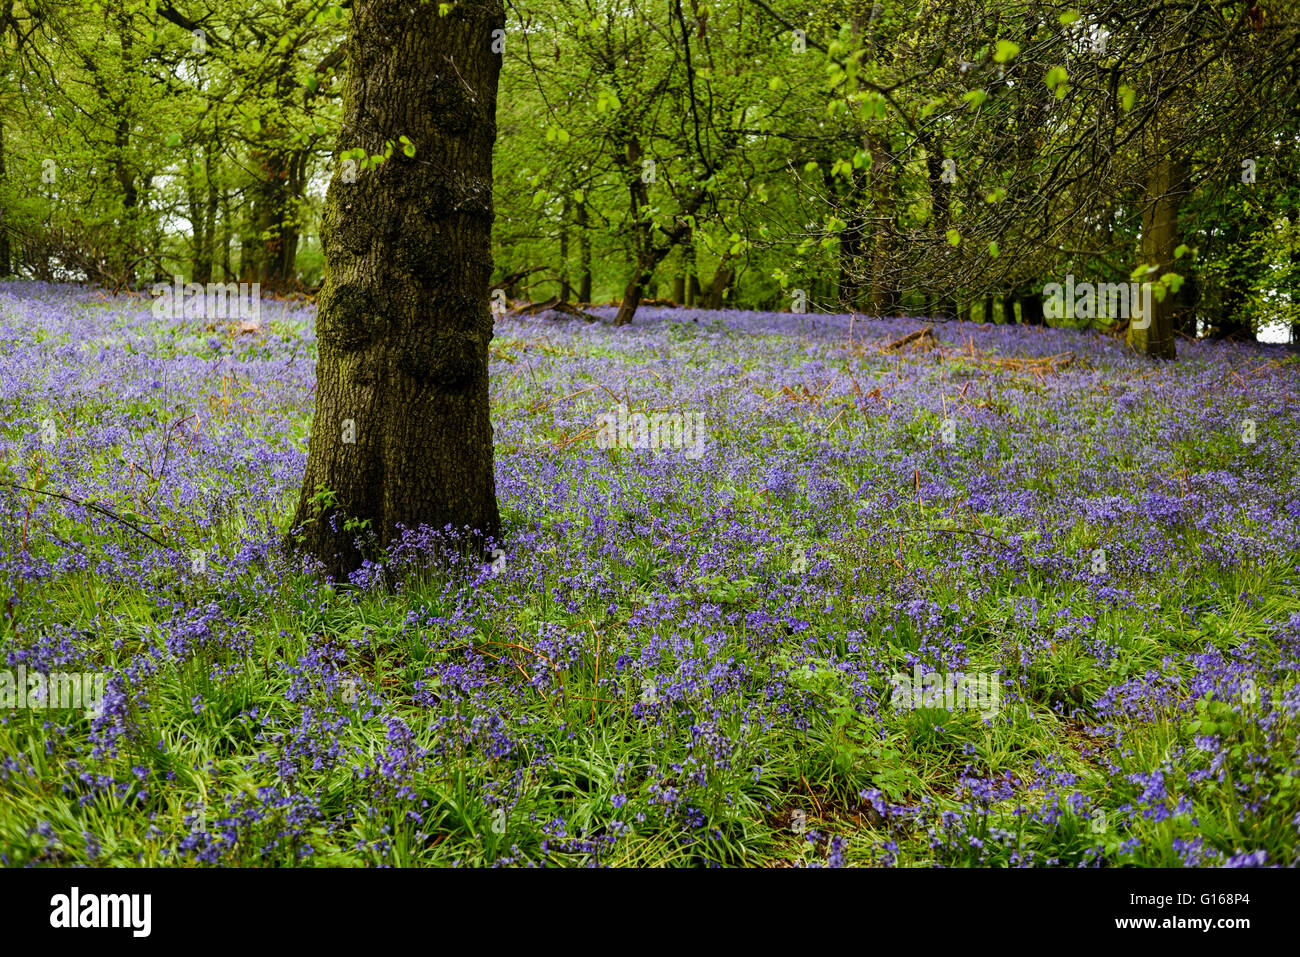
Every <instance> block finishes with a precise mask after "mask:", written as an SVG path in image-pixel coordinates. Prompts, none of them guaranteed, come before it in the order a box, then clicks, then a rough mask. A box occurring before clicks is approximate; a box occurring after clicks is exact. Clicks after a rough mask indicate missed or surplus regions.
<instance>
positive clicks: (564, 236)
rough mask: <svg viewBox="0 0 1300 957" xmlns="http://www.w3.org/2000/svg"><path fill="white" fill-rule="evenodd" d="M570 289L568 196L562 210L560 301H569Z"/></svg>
mask: <svg viewBox="0 0 1300 957" xmlns="http://www.w3.org/2000/svg"><path fill="white" fill-rule="evenodd" d="M571 293H572V291H571V290H570V289H569V199H568V197H567V196H566V197H565V199H564V206H563V208H562V209H561V211H560V302H568V301H569V298H570V296H571Z"/></svg>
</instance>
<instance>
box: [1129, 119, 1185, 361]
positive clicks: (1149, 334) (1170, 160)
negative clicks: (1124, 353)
mask: <svg viewBox="0 0 1300 957" xmlns="http://www.w3.org/2000/svg"><path fill="white" fill-rule="evenodd" d="M1157 142H1158V143H1160V140H1159V139H1158V140H1157ZM1162 145H1163V146H1164V147H1168V145H1169V144H1167V143H1164V144H1162ZM1156 157H1157V158H1156V159H1155V160H1154V161H1153V165H1152V168H1151V170H1150V172H1149V173H1148V175H1147V181H1146V189H1145V195H1144V196H1143V203H1142V262H1143V263H1145V264H1147V265H1153V266H1156V267H1157V268H1156V272H1155V273H1154V274H1153V276H1152V278H1159V277H1160V276H1161V275H1163V274H1164V273H1167V272H1169V271H1170V270H1172V269H1173V267H1174V249H1175V247H1176V246H1177V245H1178V207H1179V203H1180V202H1181V200H1182V196H1183V193H1184V191H1185V190H1186V183H1187V163H1186V162H1185V161H1184V160H1183V159H1182V158H1181V157H1179V156H1176V155H1175V154H1174V153H1173V152H1172V151H1171V150H1170V149H1168V148H1163V149H1162V148H1161V146H1159V145H1158V146H1157V150H1156ZM1176 307H1177V303H1176V302H1175V299H1174V297H1173V296H1165V298H1164V301H1163V302H1160V301H1158V300H1157V299H1156V298H1155V297H1154V296H1152V297H1151V315H1150V316H1149V317H1147V318H1148V319H1149V324H1147V325H1146V326H1145V328H1138V324H1136V323H1133V322H1130V323H1129V327H1128V341H1129V345H1131V346H1132V347H1133V348H1134V349H1135V350H1136V351H1137V352H1139V353H1141V354H1142V355H1144V356H1149V357H1151V358H1153V359H1175V358H1177V357H1178V350H1177V349H1176V347H1175V346H1174V312H1175V310H1176Z"/></svg>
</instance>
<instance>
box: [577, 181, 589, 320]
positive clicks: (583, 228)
mask: <svg viewBox="0 0 1300 957" xmlns="http://www.w3.org/2000/svg"><path fill="white" fill-rule="evenodd" d="M578 254H579V257H580V258H581V260H582V275H581V276H580V277H579V279H578V301H579V302H591V234H590V233H588V232H587V204H586V203H579V204H578Z"/></svg>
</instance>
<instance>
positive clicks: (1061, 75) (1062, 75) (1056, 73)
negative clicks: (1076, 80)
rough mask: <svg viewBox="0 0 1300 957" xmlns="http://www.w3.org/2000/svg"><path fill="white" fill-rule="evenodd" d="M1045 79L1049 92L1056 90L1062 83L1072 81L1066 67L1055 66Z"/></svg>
mask: <svg viewBox="0 0 1300 957" xmlns="http://www.w3.org/2000/svg"><path fill="white" fill-rule="evenodd" d="M1044 79H1045V80H1046V81H1047V88H1048V89H1049V90H1055V89H1056V88H1057V87H1058V86H1060V85H1061V84H1062V83H1064V82H1066V81H1067V80H1068V79H1070V74H1069V72H1067V71H1066V69H1065V67H1063V66H1054V67H1052V68H1051V69H1050V70H1048V71H1047V76H1046V77H1044Z"/></svg>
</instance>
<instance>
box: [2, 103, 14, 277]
mask: <svg viewBox="0 0 1300 957" xmlns="http://www.w3.org/2000/svg"><path fill="white" fill-rule="evenodd" d="M7 187H8V173H7V172H6V170H5V131H4V123H3V119H2V118H0V190H3V189H6V188H7ZM11 260H12V255H11V253H10V250H9V223H8V222H7V219H6V216H5V210H4V207H3V206H0V278H3V277H5V276H8V275H9V272H10V268H9V266H10V262H11Z"/></svg>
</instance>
